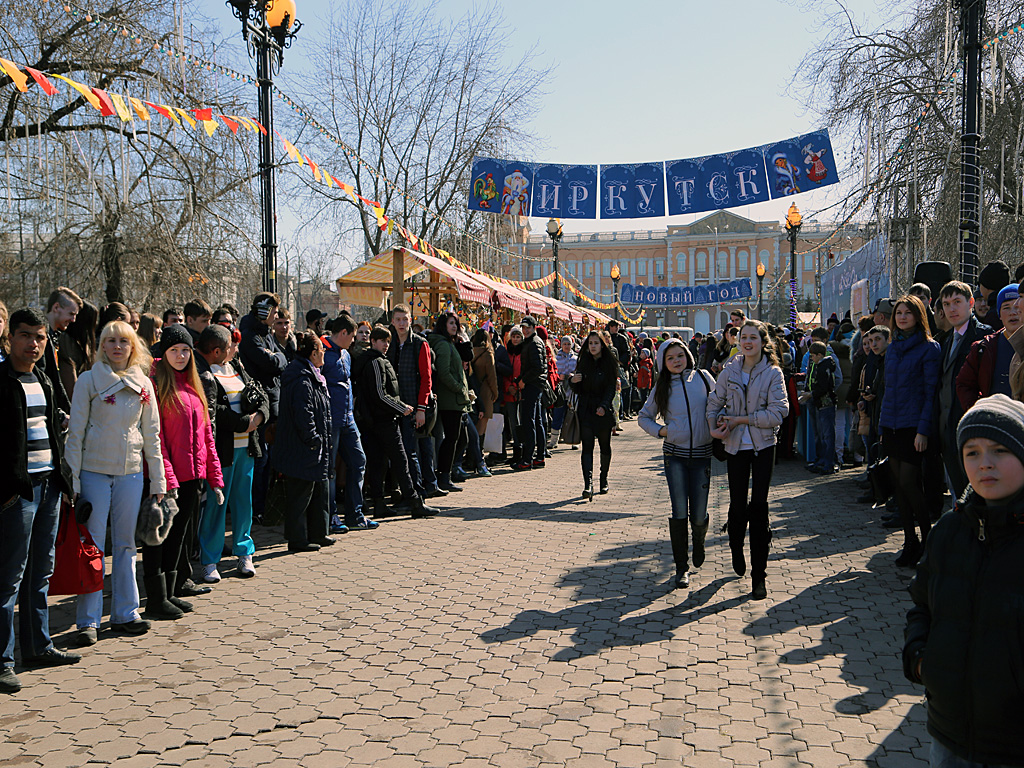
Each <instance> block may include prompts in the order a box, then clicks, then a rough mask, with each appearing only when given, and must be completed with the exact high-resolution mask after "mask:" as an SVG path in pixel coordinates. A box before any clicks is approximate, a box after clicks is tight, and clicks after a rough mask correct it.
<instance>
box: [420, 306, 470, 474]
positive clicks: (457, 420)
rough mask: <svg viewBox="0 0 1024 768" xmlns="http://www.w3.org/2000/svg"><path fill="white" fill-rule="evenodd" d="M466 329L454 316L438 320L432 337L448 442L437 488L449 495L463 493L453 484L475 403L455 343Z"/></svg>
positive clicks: (436, 387)
mask: <svg viewBox="0 0 1024 768" xmlns="http://www.w3.org/2000/svg"><path fill="white" fill-rule="evenodd" d="M460 330H462V325H461V323H459V318H458V316H457V315H456V314H455V313H454V312H445V313H443V314H442V315H441V316H440V317H438V319H437V322H436V323H435V324H434V331H433V333H432V334H431V335H430V338H429V343H430V348H431V350H433V352H434V360H435V376H434V394H435V395H436V396H437V417H438V419H439V420H440V422H441V427H442V429H443V430H444V439H443V440H442V441H441V445H440V446H438V449H437V486H438V488H442V489H443V490H446V491H449V492H450V491H453V490H462V489H461V488H459V487H458V486H457V485H455V484H454V483H453V482H452V467H453V466H454V464H455V450H456V446H457V445H458V443H459V439H460V436H461V434H462V430H463V428H464V426H463V423H462V414H463V413H465V412H466V410H467V409H468V408H469V406H470V404H471V403H472V399H471V397H470V390H469V382H468V381H467V379H466V371H465V368H464V367H463V365H462V356H461V355H460V354H459V350H458V348H457V347H456V346H455V341H456V339H457V338H458V335H459V331H460Z"/></svg>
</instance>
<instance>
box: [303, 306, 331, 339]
mask: <svg viewBox="0 0 1024 768" xmlns="http://www.w3.org/2000/svg"><path fill="white" fill-rule="evenodd" d="M326 319H327V314H326V313H324V312H321V311H320V310H319V309H311V310H309V311H308V312H306V330H307V331H312V332H313V333H315V334H316V335H317V336H323V335H324V320H326Z"/></svg>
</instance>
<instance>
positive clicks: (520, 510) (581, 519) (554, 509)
mask: <svg viewBox="0 0 1024 768" xmlns="http://www.w3.org/2000/svg"><path fill="white" fill-rule="evenodd" d="M602 498H606V497H601V496H599V495H597V496H594V501H592V502H590V501H587V500H586V499H583V498H581V497H579V496H572V497H570V498H568V499H565V500H563V501H553V502H550V503H548V504H541V503H539V502H536V501H519V500H515V501H512V502H510V503H509V504H507V505H506V506H504V507H498V506H493V507H453V508H451V509H446V510H443V511H442V512H441V515H442V516H444V517H461V518H462V519H463V520H465V521H467V522H469V521H476V520H489V519H506V520H544V521H548V522H554V523H561V522H567V523H598V522H608V521H609V520H620V519H622V518H627V517H642V516H643V515H642V514H641V513H639V512H615V511H612V510H610V509H608V508H607V507H606V506H605V505H604V504H602V503H601V502H600V500H601V499H602Z"/></svg>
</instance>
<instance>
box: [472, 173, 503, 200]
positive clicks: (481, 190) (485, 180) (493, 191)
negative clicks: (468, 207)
mask: <svg viewBox="0 0 1024 768" xmlns="http://www.w3.org/2000/svg"><path fill="white" fill-rule="evenodd" d="M497 196H498V185H497V184H495V183H494V174H492V173H488V174H485V175H484V176H481V177H479V178H478V179H477V180H476V181H474V182H473V197H474V199H476V201H477V205H479V206H480V207H481V208H490V207H491V201H492V200H494V198H496V197H497Z"/></svg>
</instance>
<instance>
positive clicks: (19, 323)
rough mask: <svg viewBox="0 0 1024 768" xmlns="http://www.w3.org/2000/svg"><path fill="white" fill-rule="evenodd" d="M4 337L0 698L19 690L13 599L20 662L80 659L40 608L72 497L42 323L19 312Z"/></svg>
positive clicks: (33, 314) (0, 370) (0, 376)
mask: <svg viewBox="0 0 1024 768" xmlns="http://www.w3.org/2000/svg"><path fill="white" fill-rule="evenodd" d="M9 336H10V344H11V351H10V355H9V356H8V358H7V359H6V360H4V361H3V362H2V363H0V434H2V435H3V436H4V438H3V440H0V693H17V692H18V691H19V690H21V682H20V681H19V680H18V678H17V676H16V675H15V674H14V606H15V604H16V603H17V602H18V598H19V594H20V597H21V605H20V610H19V616H20V619H19V621H20V630H21V632H20V635H21V657H22V659H21V660H22V663H23V664H24V665H25V666H28V667H53V666H59V665H63V664H74V663H75V662H77V661H79V660H80V659H81V656H79V655H78V654H74V653H65V652H63V651H58V650H57V649H56V648H54V647H53V641H52V640H51V639H50V619H49V609H48V607H47V604H46V597H47V591H48V589H49V585H50V574H52V573H53V561H54V542H55V540H56V538H57V521H58V518H59V508H60V497H61V494H62V493H70V492H71V477H70V474H69V472H68V469H67V464H65V463H64V461H63V458H64V456H63V451H64V445H63V442H62V441H61V440H60V438H59V434H60V430H61V424H60V421H59V416H58V414H57V408H56V404H55V402H54V391H53V387H52V385H51V384H50V380H49V378H48V377H47V376H46V374H44V373H43V372H42V371H40V370H39V369H38V368H37V365H36V364H37V363H38V362H39V360H40V359H41V358H42V356H43V352H44V351H45V349H46V342H47V321H46V317H44V316H43V315H42V314H40V313H39V312H38V311H36V310H34V309H21V310H18V311H17V312H15V313H14V314H13V315H11V318H10V333H9Z"/></svg>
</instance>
